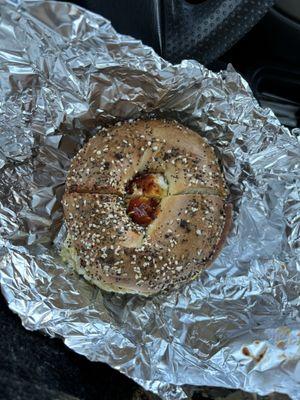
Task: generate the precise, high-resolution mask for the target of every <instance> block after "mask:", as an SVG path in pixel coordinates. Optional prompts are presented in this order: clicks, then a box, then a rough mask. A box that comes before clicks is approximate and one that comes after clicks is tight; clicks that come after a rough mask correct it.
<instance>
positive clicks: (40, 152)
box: [0, 0, 300, 400]
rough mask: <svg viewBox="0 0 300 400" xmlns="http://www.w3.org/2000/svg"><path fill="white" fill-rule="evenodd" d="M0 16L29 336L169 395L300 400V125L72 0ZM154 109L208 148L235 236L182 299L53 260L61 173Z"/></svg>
mask: <svg viewBox="0 0 300 400" xmlns="http://www.w3.org/2000/svg"><path fill="white" fill-rule="evenodd" d="M16 3H17V4H16ZM0 13H1V19H0V168H1V172H0V200H1V203H0V234H1V238H0V257H1V267H0V282H1V289H2V292H3V294H4V296H5V298H6V299H7V302H8V304H9V307H10V308H11V309H12V310H13V311H14V312H16V313H17V314H18V315H19V316H20V318H21V319H22V323H23V325H24V327H25V328H26V329H30V330H41V331H43V332H44V333H46V334H48V335H50V336H58V337H61V338H62V339H63V340H64V342H65V344H66V345H67V346H68V347H69V348H71V349H73V350H74V351H76V352H77V353H80V354H83V355H85V356H86V357H87V358H89V359H90V360H92V361H101V362H105V363H108V364H109V365H111V366H112V367H114V368H116V369H118V370H119V371H121V372H122V373H124V374H126V375H127V376H129V377H131V378H132V379H134V380H135V381H136V382H138V383H139V384H141V385H142V386H143V387H144V388H146V389H148V390H151V391H153V392H155V393H157V394H159V395H160V396H161V397H162V398H163V399H166V400H171V399H174V400H177V399H178V400H179V399H185V398H187V396H188V395H187V393H191V391H192V390H193V388H194V387H195V386H200V385H208V386H223V387H228V388H240V389H243V390H246V391H250V392H255V393H258V394H261V395H263V394H267V393H270V392H273V391H277V392H281V393H287V394H289V395H290V397H291V398H292V399H300V395H299V393H300V316H299V310H300V296H299V295H300V262H299V260H300V168H299V165H300V144H299V141H298V139H297V133H299V131H294V132H290V131H289V130H288V129H286V128H284V127H283V126H281V125H280V123H279V121H278V119H277V118H276V117H275V116H274V114H273V113H272V111H271V110H269V109H263V108H261V107H260V106H259V105H258V103H257V102H256V100H255V99H254V97H253V95H252V93H251V91H250V89H249V87H248V85H247V83H246V82H245V81H244V80H243V79H242V78H241V76H239V75H238V74H237V73H236V72H235V71H234V70H233V69H232V68H230V67H229V68H228V70H227V71H223V72H220V73H213V72H211V71H209V70H207V69H206V68H205V67H203V66H202V65H200V64H199V63H197V62H195V61H192V60H184V61H182V63H181V64H179V65H171V64H170V63H168V62H166V61H164V60H163V59H161V58H160V57H159V56H158V55H157V54H155V52H154V51H153V50H152V49H151V48H149V47H147V46H144V45H143V44H142V43H141V42H140V41H138V40H135V39H133V38H131V37H128V36H124V35H120V34H118V33H116V31H115V30H114V29H113V28H112V26H111V24H110V23H109V22H108V21H107V20H105V19H104V18H102V17H101V16H98V15H95V14H92V13H90V12H88V11H86V10H84V9H82V8H79V7H77V6H75V5H71V4H67V3H59V2H41V1H25V2H22V3H18V2H5V1H4V0H1V1H0ZM153 112H155V113H159V114H160V115H164V116H166V117H170V118H176V119H177V120H179V121H181V122H182V123H184V124H186V125H188V126H190V127H192V128H193V129H195V130H196V131H198V132H199V133H200V134H201V135H203V136H205V137H206V138H207V139H208V140H209V142H210V143H211V144H213V145H214V146H215V148H216V150H217V152H218V154H219V157H220V158H221V160H222V163H223V166H224V173H225V175H226V179H227V181H228V183H229V185H230V190H231V200H232V203H233V206H234V222H233V227H232V230H231V233H230V235H229V237H228V240H227V243H226V245H225V247H224V249H223V251H222V252H221V254H220V256H219V257H218V259H217V260H216V261H215V262H214V264H213V266H212V267H211V268H210V269H208V270H207V271H205V272H204V273H203V274H202V275H201V277H200V278H199V279H198V280H197V281H194V282H193V283H191V284H189V285H187V286H185V287H184V288H182V289H181V290H180V291H178V292H172V293H170V294H168V295H159V296H156V297H154V298H150V299H146V298H143V297H139V296H130V295H128V296H127V295H126V296H124V295H116V294H109V293H104V292H101V291H100V290H99V289H97V288H96V287H93V286H91V285H90V284H88V283H86V282H85V281H84V280H83V279H82V278H80V277H79V276H77V275H76V274H75V273H73V272H72V271H70V270H68V269H67V268H66V266H65V265H64V264H63V263H62V261H61V258H60V255H59V248H60V246H61V244H62V242H63V240H64V238H65V236H66V229H65V226H64V223H63V218H62V207H61V198H62V194H63V191H64V182H65V177H66V171H67V170H68V167H69V164H70V160H71V158H72V157H73V156H74V155H75V154H76V152H77V151H78V149H79V148H80V147H81V146H82V144H83V143H84V141H85V140H86V139H87V138H88V137H90V136H91V135H93V134H95V133H96V132H97V129H99V128H100V127H102V126H103V125H105V124H107V123H112V122H114V121H119V120H123V119H128V118H136V117H139V116H141V115H144V114H148V113H153Z"/></svg>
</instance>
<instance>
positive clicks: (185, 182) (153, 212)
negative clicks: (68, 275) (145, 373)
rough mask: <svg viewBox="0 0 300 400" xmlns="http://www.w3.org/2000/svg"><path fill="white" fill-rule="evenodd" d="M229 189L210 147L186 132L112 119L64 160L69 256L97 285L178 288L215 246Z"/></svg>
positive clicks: (222, 232) (227, 216) (226, 215)
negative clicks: (114, 122) (66, 165)
mask: <svg viewBox="0 0 300 400" xmlns="http://www.w3.org/2000/svg"><path fill="white" fill-rule="evenodd" d="M227 194H228V193H227V189H226V185H225V181H224V177H223V174H222V172H221V169H220V166H219V163H218V159H217V157H216V155H215V153H214V150H213V148H212V147H211V146H210V145H209V144H208V143H207V142H206V140H205V139H203V138H201V136H199V135H198V134H197V133H195V132H194V131H192V130H190V129H188V128H186V127H183V126H182V125H179V124H178V123H176V122H170V121H165V120H138V121H134V122H131V123H130V122H125V123H122V124H117V125H115V126H113V127H110V128H109V129H106V130H103V131H101V132H100V133H99V134H98V135H96V136H95V137H93V138H92V139H91V140H90V141H89V142H88V143H87V144H86V145H85V146H84V147H83V148H82V149H81V150H80V151H79V152H78V154H77V155H76V156H75V157H74V159H73V160H72V163H71V167H70V170H69V173H68V176H67V181H66V192H65V194H64V198H63V207H64V216H65V221H66V224H67V228H68V240H67V248H68V251H69V253H68V254H69V259H71V258H72V260H73V265H74V267H75V268H76V270H77V271H78V272H79V273H81V274H82V275H83V276H84V277H85V278H86V279H88V280H90V281H92V282H93V283H95V284H96V285H98V286H99V287H101V288H103V289H105V290H109V291H116V292H121V293H126V292H128V293H139V294H143V295H150V294H154V293H157V292H159V291H161V290H167V289H170V288H173V287H179V286H180V285H182V284H183V283H184V282H187V281H189V280H191V279H193V278H195V277H196V276H197V275H198V274H199V272H200V271H201V270H202V269H203V268H206V267H208V266H209V265H210V263H211V261H212V260H213V259H214V258H215V257H216V255H217V254H218V252H219V251H220V249H221V247H222V244H223V242H224V240H225V238H226V236H227V233H228V230H229V226H230V220H231V213H230V207H229V206H228V205H227V203H226V198H227ZM65 254H66V253H65ZM71 255H72V257H71Z"/></svg>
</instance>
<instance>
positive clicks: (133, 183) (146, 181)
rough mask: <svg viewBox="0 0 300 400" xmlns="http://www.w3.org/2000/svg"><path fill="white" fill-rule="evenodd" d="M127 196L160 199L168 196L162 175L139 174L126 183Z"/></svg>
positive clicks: (166, 184)
mask: <svg viewBox="0 0 300 400" xmlns="http://www.w3.org/2000/svg"><path fill="white" fill-rule="evenodd" d="M125 191H126V193H127V195H129V196H132V197H136V196H144V197H157V198H162V197H165V196H166V195H167V194H168V183H167V180H166V178H165V177H164V175H163V174H160V173H152V172H139V173H137V174H136V175H135V176H134V177H133V178H132V179H131V180H130V181H128V182H127V184H126V187H125Z"/></svg>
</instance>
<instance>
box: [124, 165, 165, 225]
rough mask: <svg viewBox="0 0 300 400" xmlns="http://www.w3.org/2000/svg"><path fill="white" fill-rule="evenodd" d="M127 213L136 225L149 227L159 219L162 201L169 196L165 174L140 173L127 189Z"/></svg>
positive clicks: (128, 184)
mask: <svg viewBox="0 0 300 400" xmlns="http://www.w3.org/2000/svg"><path fill="white" fill-rule="evenodd" d="M125 190H126V193H127V195H128V198H127V213H128V215H129V217H130V218H131V219H132V220H133V222H135V223H136V224H139V225H142V226H148V225H149V224H151V222H152V221H153V220H154V219H155V218H156V217H157V215H158V212H159V205H160V202H161V199H162V198H163V197H165V196H166V195H167V194H168V183H167V181H166V179H165V177H164V175H163V174H160V173H152V172H148V171H147V172H139V173H138V174H136V175H135V176H134V177H133V178H132V179H131V180H130V181H128V183H127V184H126V187H125Z"/></svg>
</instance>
